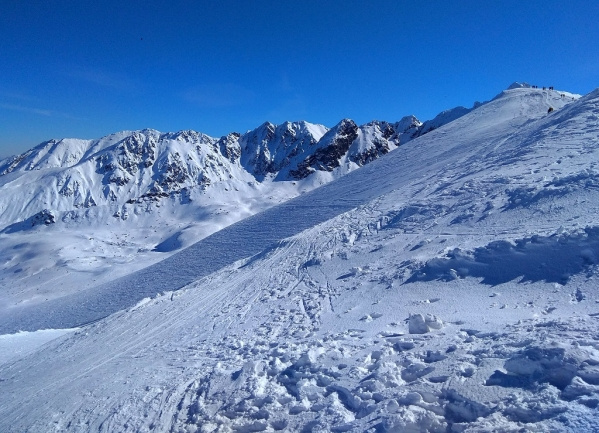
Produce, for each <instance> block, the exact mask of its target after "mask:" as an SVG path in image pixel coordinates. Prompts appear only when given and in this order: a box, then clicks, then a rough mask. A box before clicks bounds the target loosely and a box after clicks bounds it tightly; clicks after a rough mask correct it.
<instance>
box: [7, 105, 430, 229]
mask: <svg viewBox="0 0 599 433" xmlns="http://www.w3.org/2000/svg"><path fill="white" fill-rule="evenodd" d="M420 125H421V123H420V122H419V121H418V120H417V119H416V118H414V117H413V116H411V117H409V118H405V119H402V121H400V122H398V123H395V124H390V123H387V122H378V121H375V122H371V123H369V124H366V125H363V126H360V127H359V126H357V125H356V124H355V123H354V122H353V121H351V120H347V119H346V120H343V121H341V122H340V123H339V124H338V125H336V126H335V127H334V128H333V129H331V130H328V129H327V128H326V127H324V126H322V125H315V124H310V123H307V122H294V123H291V122H286V123H283V124H281V125H278V126H277V125H273V124H271V123H265V124H263V125H261V126H260V127H258V128H256V129H255V130H253V131H248V132H247V133H245V134H243V135H240V134H237V133H231V134H229V135H227V136H224V137H222V138H220V139H215V138H212V137H209V136H207V135H205V134H202V133H199V132H195V131H181V132H178V133H166V134H162V133H160V132H158V131H155V130H148V129H146V130H142V131H133V132H129V131H126V132H121V133H117V134H113V135H110V136H107V137H104V138H102V139H99V140H77V139H63V140H50V141H48V142H45V143H42V144H40V145H39V146H38V147H36V148H34V149H32V150H30V151H28V152H26V153H24V154H22V155H19V156H17V157H15V158H12V159H9V160H6V161H4V162H3V163H2V164H1V165H0V194H1V197H2V204H3V206H2V207H1V209H0V226H6V225H9V224H14V223H17V222H19V221H23V220H26V219H28V218H31V217H34V216H35V215H36V214H37V213H38V212H41V211H42V210H44V209H45V210H47V212H49V213H52V214H53V215H54V218H55V222H58V220H62V221H63V222H68V221H71V220H81V219H85V218H86V217H88V216H91V215H93V218H92V219H95V220H96V221H97V219H98V218H100V219H102V220H103V221H104V220H106V216H107V215H108V216H111V217H114V218H121V219H126V218H127V217H128V215H130V214H132V213H135V208H136V206H135V205H143V206H145V207H147V205H148V204H151V203H155V202H159V201H161V200H163V199H169V198H170V199H174V198H176V199H178V200H179V201H181V202H185V201H187V202H188V201H189V200H190V199H191V196H192V195H194V196H197V193H198V192H206V191H209V190H210V189H211V186H212V185H214V184H219V185H220V186H222V185H223V184H226V185H227V186H228V187H229V188H230V189H238V188H242V187H243V186H244V185H247V184H248V183H254V184H256V183H263V182H266V181H270V182H272V181H273V179H276V180H277V181H292V180H302V179H305V178H306V177H308V176H309V175H311V174H313V173H317V172H333V171H335V176H333V178H334V177H338V176H339V175H342V174H345V173H347V172H348V171H351V170H352V169H355V168H357V167H360V166H362V165H364V164H366V163H368V162H370V161H373V160H374V159H377V158H379V157H380V156H382V155H384V154H386V153H388V152H389V151H391V150H393V149H395V148H396V147H397V146H398V145H399V144H400V141H401V142H407V141H409V139H410V138H412V136H413V135H414V132H415V131H416V130H417V129H418V127H419V126H420ZM223 201H226V199H224V200H223ZM127 205H131V206H127ZM92 207H102V208H103V210H102V211H94V212H91V211H88V209H90V208H92ZM137 207H139V206H137ZM29 225H31V224H29ZM26 226H27V225H24V226H22V227H16V226H15V227H13V228H12V230H13V231H14V230H17V229H19V228H23V229H24V228H26Z"/></svg>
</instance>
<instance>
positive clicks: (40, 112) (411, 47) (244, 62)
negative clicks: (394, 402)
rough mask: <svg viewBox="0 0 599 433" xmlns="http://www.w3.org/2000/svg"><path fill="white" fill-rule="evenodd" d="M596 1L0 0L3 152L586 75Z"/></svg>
mask: <svg viewBox="0 0 599 433" xmlns="http://www.w3.org/2000/svg"><path fill="white" fill-rule="evenodd" d="M598 23H599V2H597V1H595V0H588V1H577V0H570V1H564V0H561V1H551V0H545V1H522V0H518V1H512V0H501V1H499V0H497V1H480V0H461V1H457V0H456V1H449V0H438V1H435V0H429V1H409V2H408V1H400V0H390V1H377V0H372V1H363V0H360V1H353V0H344V1H328V0H319V1H315V0H303V1H295V0H279V1H260V0H255V1H250V0H247V1H246V0H236V1H233V0H219V1H201V0H196V1H192V0H187V1H184V0H172V1H148V0H146V1H136V0H127V1H123V0H118V1H116V0H95V1H88V0H2V1H1V2H0V156H7V155H9V154H15V153H19V152H22V151H24V150H26V149H28V148H31V147H33V146H34V145H36V144H38V143H39V142H41V141H44V140H47V139H50V138H62V137H79V138H99V137H101V136H103V135H106V134H109V133H112V132H116V131H119V130H124V129H141V128H155V129H158V130H160V131H164V132H166V131H177V130H181V129H195V130H198V131H202V132H204V133H206V134H209V135H212V136H217V137H218V136H221V135H224V134H226V133H228V132H231V131H238V132H245V131H246V130H248V129H253V128H255V127H257V126H258V125H259V124H261V123H262V122H264V121H266V120H270V121H271V122H273V123H281V122H283V121H284V120H302V119H303V120H307V121H310V122H314V123H322V124H325V125H327V126H333V125H334V124H336V123H337V122H338V121H339V120H341V119H342V118H345V117H349V118H352V119H354V120H355V121H356V122H358V123H365V122H368V121H370V120H372V119H381V120H389V121H396V120H399V119H400V118H401V117H403V116H404V115H407V114H414V115H416V116H417V117H418V118H419V119H421V120H427V119H429V118H432V117H433V116H435V115H436V114H437V113H438V112H440V111H442V110H444V109H447V108H451V107H454V106H457V105H464V106H471V105H472V103H473V102H474V101H475V100H486V99H489V98H491V97H493V96H494V95H495V94H497V93H499V92H500V91H501V90H502V89H504V88H505V87H507V86H508V85H509V84H511V83H512V82H513V81H528V82H530V83H532V84H537V85H552V86H555V88H556V89H561V90H568V91H572V92H576V93H587V92H589V91H591V90H593V89H594V88H596V87H598V86H599V79H598V78H599V24H598Z"/></svg>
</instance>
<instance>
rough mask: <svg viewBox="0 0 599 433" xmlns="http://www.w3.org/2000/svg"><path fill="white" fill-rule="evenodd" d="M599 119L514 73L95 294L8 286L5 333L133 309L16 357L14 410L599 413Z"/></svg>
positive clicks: (252, 416)
mask: <svg viewBox="0 0 599 433" xmlns="http://www.w3.org/2000/svg"><path fill="white" fill-rule="evenodd" d="M549 107H553V108H554V111H553V112H551V113H548V109H549ZM267 126H268V125H267ZM343 128H344V129H343V131H344V132H343V134H342V135H343V136H348V135H351V131H352V130H353V127H352V125H351V124H349V122H348V123H346V124H344V126H343ZM598 134H599V91H595V92H592V93H591V94H589V95H586V96H584V97H582V98H580V99H578V100H573V98H572V97H571V96H569V95H566V94H564V96H562V94H561V93H559V92H554V91H542V90H540V89H531V88H514V89H510V90H507V91H505V92H503V93H502V94H501V95H499V96H498V97H497V98H495V99H494V100H493V101H491V102H489V103H486V104H484V105H481V106H479V107H478V108H475V109H474V110H472V111H470V112H469V113H467V114H465V115H464V116H462V117H459V118H457V119H456V120H454V121H453V122H451V123H449V124H447V125H444V126H442V127H439V128H437V129H434V130H433V131H431V132H429V133H428V134H426V135H424V136H421V137H419V138H417V139H414V140H413V141H411V142H409V143H407V144H406V145H404V146H401V147H400V148H398V149H397V150H396V151H394V152H391V153H389V154H388V155H386V156H385V157H383V158H380V159H377V160H376V161H373V162H372V163H370V164H368V165H367V166H365V167H363V168H361V169H359V170H356V171H353V172H352V173H350V174H348V175H346V176H343V177H341V178H339V179H337V180H335V181H333V182H331V183H328V184H327V185H325V186H322V187H320V188H318V189H315V190H313V191H311V192H308V193H306V194H303V195H301V196H300V197H297V198H295V199H293V200H290V201H287V202H285V203H283V204H281V205H278V206H274V207H271V208H269V209H267V210H265V211H263V212H261V213H259V214H256V215H254V216H252V217H250V218H247V219H245V220H243V221H240V222H238V223H236V224H233V225H231V226H229V227H227V228H225V229H223V230H221V231H219V232H217V233H214V234H213V235H211V236H208V237H206V238H204V239H203V240H201V241H199V242H197V243H195V244H193V245H191V246H189V247H187V248H185V249H183V250H181V251H179V252H178V253H176V254H173V255H171V256H170V257H168V258H167V259H165V260H162V261H160V262H157V263H155V264H154V265H152V266H150V267H148V268H146V269H143V270H140V271H138V272H136V273H133V274H130V275H127V276H125V277H122V278H120V279H117V280H114V281H112V282H108V283H105V284H103V285H101V286H99V287H97V289H98V290H97V291H96V290H94V291H93V293H92V291H87V292H80V293H72V294H70V295H68V296H64V297H62V298H60V299H57V300H55V301H48V302H43V303H40V302H37V303H35V302H32V303H30V304H29V305H26V304H25V305H20V306H18V307H7V308H5V311H4V312H3V314H2V316H1V317H0V329H1V330H2V331H3V332H4V333H7V332H14V331H16V330H17V329H24V330H31V331H33V330H36V329H40V328H46V327H50V328H70V327H73V326H80V325H82V324H84V323H88V322H93V321H95V320H97V319H99V318H102V317H104V316H106V315H107V314H110V313H113V314H112V315H110V316H108V317H105V318H104V319H102V320H99V321H95V322H94V323H91V324H89V325H86V326H82V327H80V329H78V330H76V331H74V332H72V333H70V334H68V335H66V336H63V337H61V338H58V339H56V340H54V341H51V342H49V343H48V344H46V345H45V346H43V347H42V348H40V349H39V350H38V351H36V352H34V353H32V354H30V355H27V356H25V357H23V358H22V359H17V360H13V361H7V362H5V363H4V364H3V365H0V383H1V386H2V395H0V430H1V431H6V432H23V431H26V432H37V431H73V432H79V431H81V432H88V431H103V432H116V431H119V432H120V431H131V432H143V431H172V432H195V431H202V432H204V431H205V432H211V431H241V432H253V431H333V432H343V431H373V432H374V431H376V432H401V431H432V432H447V431H451V432H453V431H455V432H462V431H498V430H499V431H521V430H522V429H526V430H532V431H591V430H593V429H594V428H596V425H597V424H598V423H599V416H598V415H597V410H596V409H597V406H598V405H599V337H598V335H599V303H597V301H598V300H599V293H598V289H597V286H596V279H597V277H598V275H597V274H598V268H597V266H598V261H599V250H598V248H599V235H598V232H599V221H598V220H597V215H598V214H599V213H598V212H599V182H598V180H597V179H599V167H598V166H597V162H596V161H599V135H598ZM325 163H326V158H325V159H322V160H321V159H318V158H315V159H314V160H313V161H311V162H310V163H307V164H305V165H304V168H305V170H306V171H310V168H314V167H316V166H318V164H325ZM171 241H172V242H173V243H176V242H178V237H177V236H175V237H173V238H172V239H171V240H170V241H169V242H171ZM169 242H167V243H165V244H161V245H162V247H161V248H164V249H167V250H169V249H170V246H169V245H171V244H170V243H169ZM560 254H561V256H562V257H563V260H562V259H560ZM177 289H180V290H177ZM174 290H177V291H174ZM156 293H160V294H159V295H156Z"/></svg>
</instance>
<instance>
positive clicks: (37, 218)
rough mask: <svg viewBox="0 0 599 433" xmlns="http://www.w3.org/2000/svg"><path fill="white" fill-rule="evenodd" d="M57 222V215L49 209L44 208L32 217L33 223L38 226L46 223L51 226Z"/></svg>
mask: <svg viewBox="0 0 599 433" xmlns="http://www.w3.org/2000/svg"><path fill="white" fill-rule="evenodd" d="M55 222H56V217H55V216H54V215H53V214H52V212H50V211H49V210H48V209H44V210H42V211H40V212H38V213H36V214H35V215H33V216H32V217H31V225H32V226H37V225H40V224H44V225H47V226H49V225H50V224H54V223H55Z"/></svg>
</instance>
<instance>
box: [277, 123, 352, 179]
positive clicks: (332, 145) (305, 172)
mask: <svg viewBox="0 0 599 433" xmlns="http://www.w3.org/2000/svg"><path fill="white" fill-rule="evenodd" d="M357 137H358V126H357V125H356V124H355V123H354V121H353V120H349V119H344V120H342V121H341V122H340V123H339V124H338V125H337V126H336V127H335V128H333V129H331V130H330V131H329V132H327V133H326V134H325V135H324V136H323V137H322V139H321V140H320V142H319V145H320V143H322V142H324V145H323V146H322V147H319V148H318V149H317V150H316V151H315V152H314V153H312V154H311V155H310V156H308V157H307V158H306V159H304V160H303V161H302V162H300V163H299V164H298V165H297V169H295V170H291V171H290V172H289V173H290V175H291V176H292V177H294V178H296V179H303V178H305V177H308V176H309V175H310V174H312V173H313V172H314V171H316V170H322V171H333V170H334V169H335V168H337V167H339V159H340V158H341V157H342V156H344V155H345V154H346V153H347V151H348V150H349V147H350V146H351V144H352V143H353V142H354V140H355V139H356V138H357Z"/></svg>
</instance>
